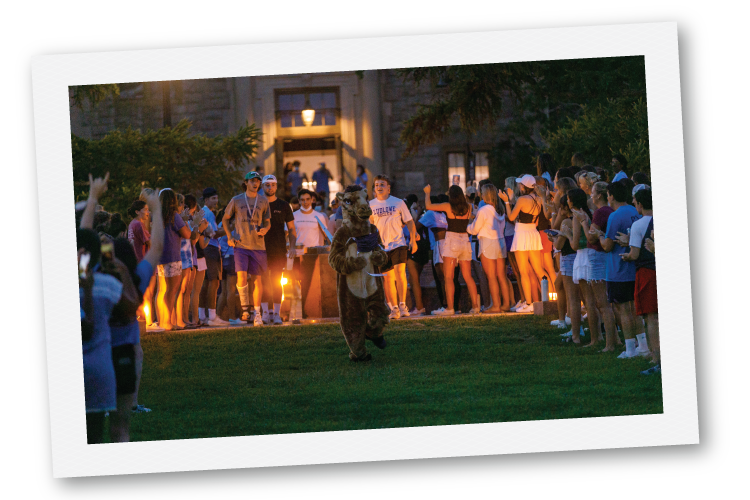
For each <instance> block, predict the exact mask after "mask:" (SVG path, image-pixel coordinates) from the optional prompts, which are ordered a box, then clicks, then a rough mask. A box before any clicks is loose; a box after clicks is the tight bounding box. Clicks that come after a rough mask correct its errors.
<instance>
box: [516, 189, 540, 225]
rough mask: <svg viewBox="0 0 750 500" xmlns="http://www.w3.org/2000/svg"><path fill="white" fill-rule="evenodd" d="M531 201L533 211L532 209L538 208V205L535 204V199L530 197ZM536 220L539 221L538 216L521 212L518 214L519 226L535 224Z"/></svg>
mask: <svg viewBox="0 0 750 500" xmlns="http://www.w3.org/2000/svg"><path fill="white" fill-rule="evenodd" d="M525 196H528V195H525ZM531 199H532V200H533V201H534V206H533V207H532V210H534V208H536V207H538V206H539V204H538V203H537V201H536V198H533V197H532V198H531ZM540 208H541V207H540ZM540 213H541V212H540ZM538 219H539V214H536V215H533V214H530V213H527V212H524V211H523V210H522V211H520V212H519V213H518V222H520V223H521V224H534V223H536V222H537V220H538Z"/></svg>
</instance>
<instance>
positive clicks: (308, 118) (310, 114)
mask: <svg viewBox="0 0 750 500" xmlns="http://www.w3.org/2000/svg"><path fill="white" fill-rule="evenodd" d="M314 120H315V110H314V109H312V108H309V107H308V108H307V109H303V110H302V123H304V124H305V126H306V127H309V126H310V125H312V122H313V121H314Z"/></svg>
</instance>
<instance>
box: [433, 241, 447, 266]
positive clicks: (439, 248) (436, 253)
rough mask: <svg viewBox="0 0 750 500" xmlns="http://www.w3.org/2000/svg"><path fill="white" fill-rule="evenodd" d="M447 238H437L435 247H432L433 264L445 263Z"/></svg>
mask: <svg viewBox="0 0 750 500" xmlns="http://www.w3.org/2000/svg"><path fill="white" fill-rule="evenodd" d="M444 242H445V240H437V241H436V242H435V247H434V248H433V249H432V264H433V265H435V264H442V263H443V243H444Z"/></svg>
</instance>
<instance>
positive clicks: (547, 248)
mask: <svg viewBox="0 0 750 500" xmlns="http://www.w3.org/2000/svg"><path fill="white" fill-rule="evenodd" d="M539 238H541V240H542V252H545V253H550V252H551V251H552V250H553V249H554V247H553V246H552V242H551V241H550V240H549V237H548V236H547V233H545V232H544V231H539Z"/></svg>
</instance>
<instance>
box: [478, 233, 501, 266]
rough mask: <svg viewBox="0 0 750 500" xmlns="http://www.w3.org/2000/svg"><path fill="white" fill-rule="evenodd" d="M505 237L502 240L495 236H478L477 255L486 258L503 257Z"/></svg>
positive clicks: (495, 258)
mask: <svg viewBox="0 0 750 500" xmlns="http://www.w3.org/2000/svg"><path fill="white" fill-rule="evenodd" d="M504 244H505V238H503V240H502V241H500V240H498V239H497V238H482V237H480V238H479V255H480V256H481V255H484V256H485V258H487V259H492V260H497V259H504V258H505V249H504V248H503V245H504Z"/></svg>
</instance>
